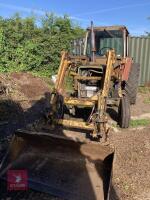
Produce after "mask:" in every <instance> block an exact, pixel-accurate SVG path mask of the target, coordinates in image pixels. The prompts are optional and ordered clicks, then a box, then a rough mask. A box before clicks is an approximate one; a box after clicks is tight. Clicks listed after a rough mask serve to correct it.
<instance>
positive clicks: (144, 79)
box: [129, 37, 150, 85]
mask: <svg viewBox="0 0 150 200" xmlns="http://www.w3.org/2000/svg"><path fill="white" fill-rule="evenodd" d="M129 55H130V56H131V57H133V59H134V62H137V63H140V66H141V71H140V80H139V85H147V84H150V38H144V37H130V39H129Z"/></svg>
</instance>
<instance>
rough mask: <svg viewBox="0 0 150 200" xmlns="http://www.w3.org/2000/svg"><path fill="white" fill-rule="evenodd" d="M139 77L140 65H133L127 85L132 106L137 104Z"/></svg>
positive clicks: (126, 88) (126, 89)
mask: <svg viewBox="0 0 150 200" xmlns="http://www.w3.org/2000/svg"><path fill="white" fill-rule="evenodd" d="M139 75H140V65H139V64H138V63H134V64H132V66H131V71H130V74H129V78H128V81H127V82H126V85H125V91H126V93H127V94H128V96H129V101H130V104H135V103H136V96H137V90H138V80H139Z"/></svg>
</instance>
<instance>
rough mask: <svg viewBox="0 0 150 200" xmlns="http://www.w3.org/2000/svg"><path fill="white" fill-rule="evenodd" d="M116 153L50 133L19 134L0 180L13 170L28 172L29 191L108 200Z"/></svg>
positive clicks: (75, 199)
mask: <svg viewBox="0 0 150 200" xmlns="http://www.w3.org/2000/svg"><path fill="white" fill-rule="evenodd" d="M112 160H113V151H112V149H110V148H109V147H108V146H101V145H100V144H98V143H96V144H95V143H92V142H88V143H84V142H77V141H73V140H71V139H69V138H64V137H62V136H54V135H52V134H49V133H48V134H46V133H38V132H37V133H36V132H27V131H18V132H16V134H15V135H14V138H13V140H12V143H11V144H10V147H9V150H8V152H7V154H6V156H5V158H4V159H3V161H2V163H1V168H0V177H1V178H2V179H6V175H7V171H8V170H9V169H13V170H14V169H15V170H16V169H17V170H19V169H26V170H27V172H28V184H29V188H32V189H33V190H37V191H41V192H45V193H49V194H52V195H54V196H58V197H61V199H67V200H85V199H86V200H103V199H106V198H107V192H108V188H109V181H110V175H111V165H112Z"/></svg>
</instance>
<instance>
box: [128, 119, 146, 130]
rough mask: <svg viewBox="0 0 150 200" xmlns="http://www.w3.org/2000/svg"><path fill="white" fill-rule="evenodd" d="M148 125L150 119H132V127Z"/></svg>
mask: <svg viewBox="0 0 150 200" xmlns="http://www.w3.org/2000/svg"><path fill="white" fill-rule="evenodd" d="M148 125H150V119H135V120H131V121H130V127H132V128H136V127H139V126H148Z"/></svg>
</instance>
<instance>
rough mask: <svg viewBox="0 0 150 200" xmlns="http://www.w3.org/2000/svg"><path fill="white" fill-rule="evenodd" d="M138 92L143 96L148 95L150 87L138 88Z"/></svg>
mask: <svg viewBox="0 0 150 200" xmlns="http://www.w3.org/2000/svg"><path fill="white" fill-rule="evenodd" d="M138 92H139V93H142V94H148V93H150V87H144V86H141V87H139V88H138Z"/></svg>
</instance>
